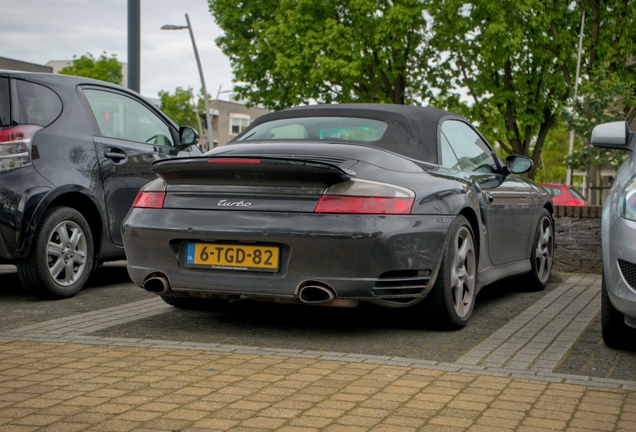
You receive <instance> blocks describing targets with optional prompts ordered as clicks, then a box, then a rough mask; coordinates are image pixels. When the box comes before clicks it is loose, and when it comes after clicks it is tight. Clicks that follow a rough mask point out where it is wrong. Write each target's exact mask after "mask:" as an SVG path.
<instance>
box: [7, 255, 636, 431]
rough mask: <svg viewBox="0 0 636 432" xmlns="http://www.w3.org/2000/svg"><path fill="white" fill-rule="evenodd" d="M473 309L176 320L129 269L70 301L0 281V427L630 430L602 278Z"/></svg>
mask: <svg viewBox="0 0 636 432" xmlns="http://www.w3.org/2000/svg"><path fill="white" fill-rule="evenodd" d="M563 276H564V279H565V281H564V282H563V283H554V284H550V285H549V287H548V289H546V291H544V292H542V293H532V292H524V291H523V289H519V288H515V285H516V284H515V283H513V282H514V281H508V283H507V284H506V283H504V284H499V285H496V286H493V287H490V288H488V289H486V290H485V291H483V292H482V294H480V296H479V299H478V303H477V307H476V309H475V316H474V319H473V320H472V321H471V323H470V324H469V325H468V326H467V327H466V328H465V329H463V330H461V331H457V332H444V331H439V330H436V329H435V328H434V326H433V325H432V323H426V322H424V323H423V325H422V326H420V327H419V328H414V327H413V326H412V325H409V323H407V322H406V321H405V320H404V319H403V314H401V313H400V311H399V310H397V311H396V310H386V309H380V308H375V307H362V308H356V309H332V308H321V307H313V308H312V307H296V306H283V305H277V304H270V303H255V302H246V301H239V302H235V303H232V304H231V305H229V306H228V307H227V308H226V309H225V310H223V311H218V312H201V311H183V310H178V309H175V308H172V307H170V306H168V305H166V304H165V303H163V302H162V301H161V300H160V299H158V298H156V297H154V296H152V295H149V294H147V293H145V292H144V291H143V290H141V289H139V288H137V287H134V286H133V285H132V284H131V283H130V282H129V280H128V279H127V277H126V272H125V267H124V263H115V264H114V265H110V266H107V267H104V268H101V269H99V270H98V272H96V273H95V274H94V275H93V277H92V279H91V281H90V283H89V286H88V287H87V288H86V289H85V290H83V291H81V292H80V293H79V294H78V295H77V296H76V297H74V298H72V299H68V300H62V301H53V302H42V301H39V300H36V299H33V298H31V297H29V296H28V295H27V294H26V293H24V292H23V291H22V290H21V288H20V286H19V282H18V279H17V276H16V274H15V271H14V269H13V268H11V267H7V266H4V267H3V266H0V287H2V292H0V303H1V306H0V307H2V314H0V325H2V327H1V330H0V407H2V409H1V410H0V430H2V431H3V432H4V431H5V430H7V431H11V430H20V431H22V430H24V431H30V430H51V431H53V430H59V431H74V430H112V431H122V430H183V431H185V430H193V431H194V430H215V429H216V430H228V429H237V430H257V429H261V430H267V429H269V430H271V429H277V430H318V429H320V430H374V429H377V430H438V429H439V430H566V429H572V430H581V429H588V430H636V352H627V351H616V350H611V349H609V348H607V347H605V346H604V345H603V344H602V341H601V340H600V323H599V308H600V300H599V292H600V279H599V277H598V276H595V275H587V276H586V275H563Z"/></svg>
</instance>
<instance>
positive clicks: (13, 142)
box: [0, 125, 42, 172]
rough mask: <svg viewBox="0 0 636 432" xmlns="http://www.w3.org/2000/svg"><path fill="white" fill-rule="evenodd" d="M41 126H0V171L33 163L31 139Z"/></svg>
mask: <svg viewBox="0 0 636 432" xmlns="http://www.w3.org/2000/svg"><path fill="white" fill-rule="evenodd" d="M40 129H42V127H41V126H34V125H24V126H8V127H3V128H0V172H2V171H9V170H12V169H16V168H22V167H24V166H28V165H31V140H32V139H33V136H34V135H35V134H36V133H37V132H38V131H39V130H40Z"/></svg>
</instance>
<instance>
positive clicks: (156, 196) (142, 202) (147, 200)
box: [132, 191, 166, 209]
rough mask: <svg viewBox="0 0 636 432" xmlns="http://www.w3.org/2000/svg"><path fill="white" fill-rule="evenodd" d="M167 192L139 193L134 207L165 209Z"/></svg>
mask: <svg viewBox="0 0 636 432" xmlns="http://www.w3.org/2000/svg"><path fill="white" fill-rule="evenodd" d="M165 199H166V193H165V192H143V191H142V192H139V193H138V194H137V198H135V201H134V202H133V204H132V206H133V207H137V208H155V209H158V208H163V201H164V200H165Z"/></svg>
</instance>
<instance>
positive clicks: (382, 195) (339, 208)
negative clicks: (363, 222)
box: [314, 179, 415, 214]
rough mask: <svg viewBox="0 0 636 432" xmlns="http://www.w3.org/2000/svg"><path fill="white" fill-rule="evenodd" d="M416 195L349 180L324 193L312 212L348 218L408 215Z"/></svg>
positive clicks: (381, 185)
mask: <svg viewBox="0 0 636 432" xmlns="http://www.w3.org/2000/svg"><path fill="white" fill-rule="evenodd" d="M414 201H415V193H414V192H413V191H412V190H410V189H407V188H404V187H401V186H395V185H389V184H386V183H378V182H372V181H368V180H358V179H352V180H349V181H346V182H343V183H338V184H335V185H333V186H331V187H329V188H327V190H326V191H325V192H324V194H323V196H322V197H321V198H320V201H319V202H318V205H316V209H315V210H314V212H316V213H348V214H410V213H411V208H412V207H413V202H414Z"/></svg>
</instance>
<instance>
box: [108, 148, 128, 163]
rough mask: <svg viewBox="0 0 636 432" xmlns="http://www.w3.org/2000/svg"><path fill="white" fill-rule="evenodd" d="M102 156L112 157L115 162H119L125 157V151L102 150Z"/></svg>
mask: <svg viewBox="0 0 636 432" xmlns="http://www.w3.org/2000/svg"><path fill="white" fill-rule="evenodd" d="M104 156H106V157H107V158H109V159H113V160H114V161H115V162H120V161H121V160H122V159H126V153H124V152H123V151H121V150H117V149H112V150H111V151H107V152H104Z"/></svg>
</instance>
